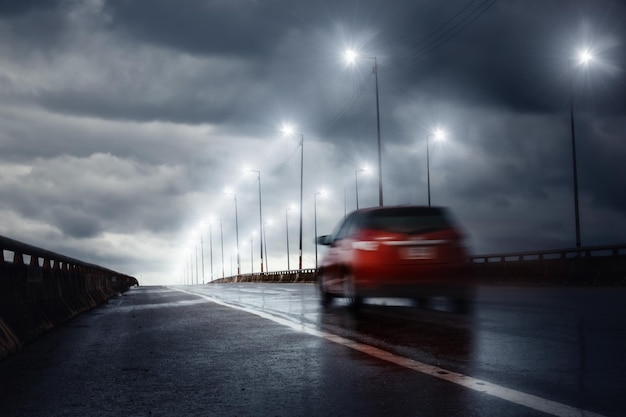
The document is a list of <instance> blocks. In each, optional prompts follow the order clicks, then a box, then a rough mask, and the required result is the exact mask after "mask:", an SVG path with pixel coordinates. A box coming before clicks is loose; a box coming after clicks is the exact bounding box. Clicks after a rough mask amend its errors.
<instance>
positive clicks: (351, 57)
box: [345, 49, 383, 207]
mask: <svg viewBox="0 0 626 417" xmlns="http://www.w3.org/2000/svg"><path fill="white" fill-rule="evenodd" d="M345 57H346V61H347V62H348V63H350V64H353V63H355V61H356V60H357V59H359V58H365V59H373V60H374V68H373V69H372V70H373V72H374V78H375V79H376V132H377V138H378V205H379V206H381V207H382V205H383V158H382V150H381V143H380V105H379V100H378V60H377V59H376V57H375V56H361V55H359V53H358V52H356V51H354V50H352V49H349V50H347V51H346V52H345Z"/></svg>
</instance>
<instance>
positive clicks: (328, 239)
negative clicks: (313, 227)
mask: <svg viewBox="0 0 626 417" xmlns="http://www.w3.org/2000/svg"><path fill="white" fill-rule="evenodd" d="M332 241H333V237H332V236H331V235H324V236H318V237H317V239H315V243H317V244H318V245H324V246H328V245H330V244H331V243H332Z"/></svg>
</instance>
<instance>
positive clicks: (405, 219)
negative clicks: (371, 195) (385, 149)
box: [317, 206, 471, 308]
mask: <svg viewBox="0 0 626 417" xmlns="http://www.w3.org/2000/svg"><path fill="white" fill-rule="evenodd" d="M317 243H318V244H321V245H328V246H329V248H328V251H327V252H326V254H325V256H324V258H323V259H322V261H321V264H320V267H319V271H318V276H317V282H318V286H319V291H320V295H321V302H322V304H324V305H328V304H329V303H330V302H331V301H332V299H333V298H334V297H344V298H346V299H347V300H348V302H349V304H351V305H352V306H356V305H359V304H360V303H361V301H362V299H363V298H366V297H401V298H411V299H413V300H415V301H416V302H419V303H424V302H427V301H428V299H429V298H430V297H435V296H444V297H448V298H451V299H452V300H453V301H454V302H455V306H456V307H458V308H464V307H466V306H467V305H468V304H467V303H468V302H469V300H470V297H471V286H470V285H469V284H470V282H469V263H468V253H467V249H466V247H465V244H464V235H463V232H462V231H461V230H460V228H459V226H457V225H456V222H455V221H454V220H453V219H452V217H451V215H450V213H449V211H448V210H447V209H445V208H443V207H424V206H392V207H374V208H367V209H361V210H356V211H354V212H352V213H350V214H349V215H348V216H347V217H346V218H345V220H344V221H342V222H341V223H340V224H339V226H338V227H337V229H336V231H335V233H333V234H332V235H327V236H321V237H319V238H317Z"/></svg>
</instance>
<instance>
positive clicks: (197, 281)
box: [195, 243, 200, 285]
mask: <svg viewBox="0 0 626 417" xmlns="http://www.w3.org/2000/svg"><path fill="white" fill-rule="evenodd" d="M195 248H196V285H198V284H199V280H200V276H199V273H198V244H197V243H196V246H195Z"/></svg>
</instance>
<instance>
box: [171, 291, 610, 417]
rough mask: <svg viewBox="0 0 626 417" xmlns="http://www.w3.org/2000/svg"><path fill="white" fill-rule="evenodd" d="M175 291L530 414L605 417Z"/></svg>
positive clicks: (271, 317) (285, 321)
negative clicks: (334, 344)
mask: <svg viewBox="0 0 626 417" xmlns="http://www.w3.org/2000/svg"><path fill="white" fill-rule="evenodd" d="M175 289H176V290H177V291H181V292H184V293H188V294H193V295H197V296H198V297H202V298H204V299H205V300H208V301H211V302H213V303H216V304H219V305H222V306H225V307H229V308H234V309H237V310H241V311H245V312H247V313H250V314H254V315H256V316H259V317H262V318H265V319H268V320H272V321H273V322H275V323H278V324H281V325H283V326H287V327H290V328H292V329H294V330H297V331H300V332H304V333H307V334H309V335H312V336H316V337H321V338H323V339H326V340H328V341H330V342H333V343H337V344H339V345H342V346H345V347H348V348H350V349H354V350H357V351H359V352H362V353H365V354H366V355H369V356H372V357H375V358H378V359H382V360H384V361H387V362H390V363H394V364H396V365H399V366H402V367H404V368H407V369H411V370H413V371H417V372H420V373H422V374H425V375H429V376H432V377H435V378H438V379H443V380H445V381H448V382H452V383H454V384H457V385H460V386H463V387H465V388H469V389H471V390H474V391H478V392H482V393H484V394H487V395H491V396H493V397H496V398H500V399H502V400H505V401H509V402H512V403H515V404H519V405H522V406H524V407H528V408H532V409H533V410H537V411H541V412H543V413H546V414H550V415H553V416H558V417H605V416H603V415H602V414H597V413H594V412H592V411H588V410H584V409H581V408H576V407H572V406H570V405H567V404H563V403H559V402H556V401H551V400H547V399H545V398H541V397H537V396H536V395H532V394H527V393H525V392H521V391H517V390H514V389H511V388H507V387H503V386H500V385H497V384H493V383H491V382H488V381H485V380H482V379H478V378H473V377H471V376H467V375H464V374H460V373H457V372H452V371H448V370H447V369H444V368H440V367H438V366H434V365H429V364H426V363H424V362H420V361H416V360H414V359H409V358H405V357H403V356H399V355H396V354H393V353H391V352H387V351H385V350H382V349H379V348H377V347H374V346H370V345H366V344H364V343H360V342H355V341H354V340H350V339H346V338H345V337H342V336H337V335H334V334H332V333H327V332H324V331H321V330H318V329H316V328H314V327H311V326H309V325H306V324H304V323H296V322H293V321H291V320H287V319H285V318H282V317H278V316H275V315H272V314H270V313H267V312H264V311H260V310H256V309H254V308H250V307H245V306H241V305H237V304H232V303H230V302H227V301H224V300H220V299H219V298H216V297H213V296H208V295H204V294H198V293H194V292H190V291H187V290H182V289H179V288H175Z"/></svg>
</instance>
